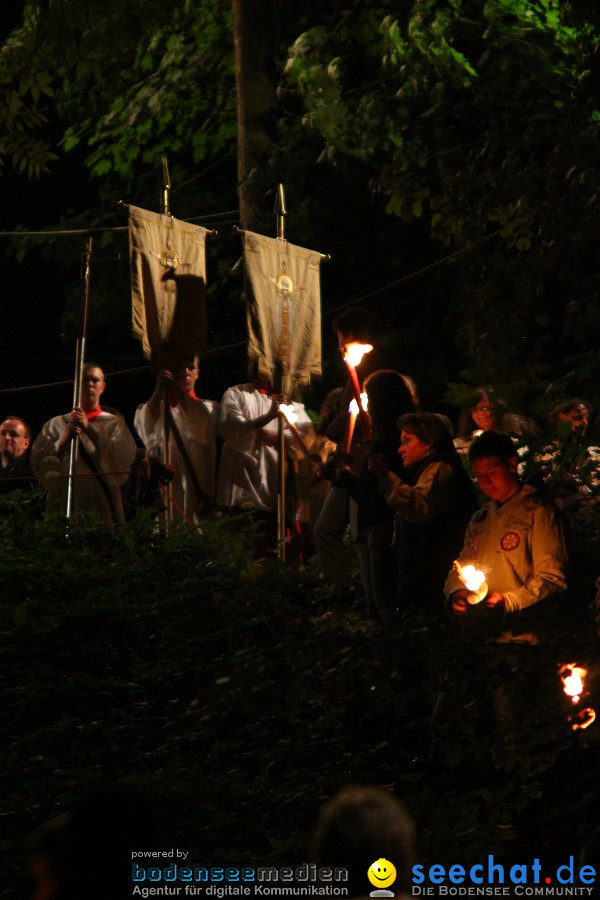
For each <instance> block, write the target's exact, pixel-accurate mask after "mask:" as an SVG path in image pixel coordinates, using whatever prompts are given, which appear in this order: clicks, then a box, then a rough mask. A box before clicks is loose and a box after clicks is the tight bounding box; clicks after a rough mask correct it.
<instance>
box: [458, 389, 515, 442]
mask: <svg viewBox="0 0 600 900" xmlns="http://www.w3.org/2000/svg"><path fill="white" fill-rule="evenodd" d="M493 394H494V390H493V388H491V387H476V388H474V389H473V393H472V394H471V396H470V397H469V402H468V403H467V404H466V406H464V407H463V409H462V411H461V414H460V416H459V419H458V427H457V429H456V431H457V434H458V435H459V437H471V434H472V433H473V431H475V429H476V428H477V424H476V422H474V421H473V416H472V413H473V410H474V409H475V407H476V406H477V404H478V403H479V402H480V401H481V400H489V402H490V406H492V407H493V409H492V415H493V417H494V419H495V420H496V419H498V417H499V416H500V415H501V413H502V410H503V408H504V404H503V403H501V402H500V401H498V399H493Z"/></svg>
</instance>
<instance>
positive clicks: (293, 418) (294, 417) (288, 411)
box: [279, 403, 298, 425]
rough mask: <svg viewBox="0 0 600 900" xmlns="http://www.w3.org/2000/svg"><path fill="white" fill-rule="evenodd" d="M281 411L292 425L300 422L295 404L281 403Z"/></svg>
mask: <svg viewBox="0 0 600 900" xmlns="http://www.w3.org/2000/svg"><path fill="white" fill-rule="evenodd" d="M279 411H280V412H282V413H283V414H284V416H285V417H286V419H287V420H288V422H289V423H290V425H295V424H296V422H297V421H298V414H297V413H295V412H294V404H293V403H280V404H279Z"/></svg>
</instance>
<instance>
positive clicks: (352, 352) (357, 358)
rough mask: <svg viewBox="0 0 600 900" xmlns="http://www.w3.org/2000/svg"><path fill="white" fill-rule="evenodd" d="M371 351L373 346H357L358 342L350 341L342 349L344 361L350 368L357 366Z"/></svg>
mask: <svg viewBox="0 0 600 900" xmlns="http://www.w3.org/2000/svg"><path fill="white" fill-rule="evenodd" d="M372 349H373V344H359V343H358V341H351V342H350V343H349V344H346V346H345V347H344V360H345V362H347V363H350V365H351V366H354V367H356V366H358V365H360V362H361V360H362V358H363V356H364V355H365V353H370V352H371V350H372Z"/></svg>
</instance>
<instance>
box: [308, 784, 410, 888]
mask: <svg viewBox="0 0 600 900" xmlns="http://www.w3.org/2000/svg"><path fill="white" fill-rule="evenodd" d="M414 840H415V838H414V826H413V823H412V821H411V818H410V816H409V814H408V813H407V811H406V809H405V808H404V806H403V805H402V804H401V803H400V801H399V800H397V799H396V798H395V797H394V796H392V795H391V794H387V793H386V792H385V791H382V790H380V789H379V788H374V787H347V788H343V789H342V790H341V791H340V792H339V793H338V794H337V795H336V796H335V797H334V798H333V799H332V800H329V802H327V803H325V804H324V806H323V807H322V808H321V812H320V814H319V819H318V822H317V827H316V830H315V835H314V840H313V852H312V858H313V859H314V860H315V862H316V863H317V865H321V866H327V867H328V868H336V867H338V866H340V867H341V866H343V867H344V868H346V869H347V870H348V881H347V882H346V883H345V887H347V888H348V896H349V897H357V896H361V895H362V896H364V895H366V894H367V893H368V888H369V882H368V876H367V872H368V870H369V867H370V866H371V865H372V864H373V863H374V862H376V860H377V859H380V858H383V859H387V860H389V861H390V862H391V863H393V865H394V866H395V867H396V872H397V884H398V888H400V885H401V884H404V885H406V884H408V882H409V877H410V871H411V868H412V864H413V859H414V854H415V849H414Z"/></svg>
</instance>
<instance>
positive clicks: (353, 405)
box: [348, 393, 369, 416]
mask: <svg viewBox="0 0 600 900" xmlns="http://www.w3.org/2000/svg"><path fill="white" fill-rule="evenodd" d="M360 403H361V406H362V408H363V409H364V411H365V412H366V411H367V409H368V408H369V398H368V397H367V395H366V394H364V393H363V394H361V395H360ZM348 412H349V413H352V415H353V416H357V415H358V403H357V402H356V400H355V399H354V397H353V398H352V400H351V401H350V406H349V407H348Z"/></svg>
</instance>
